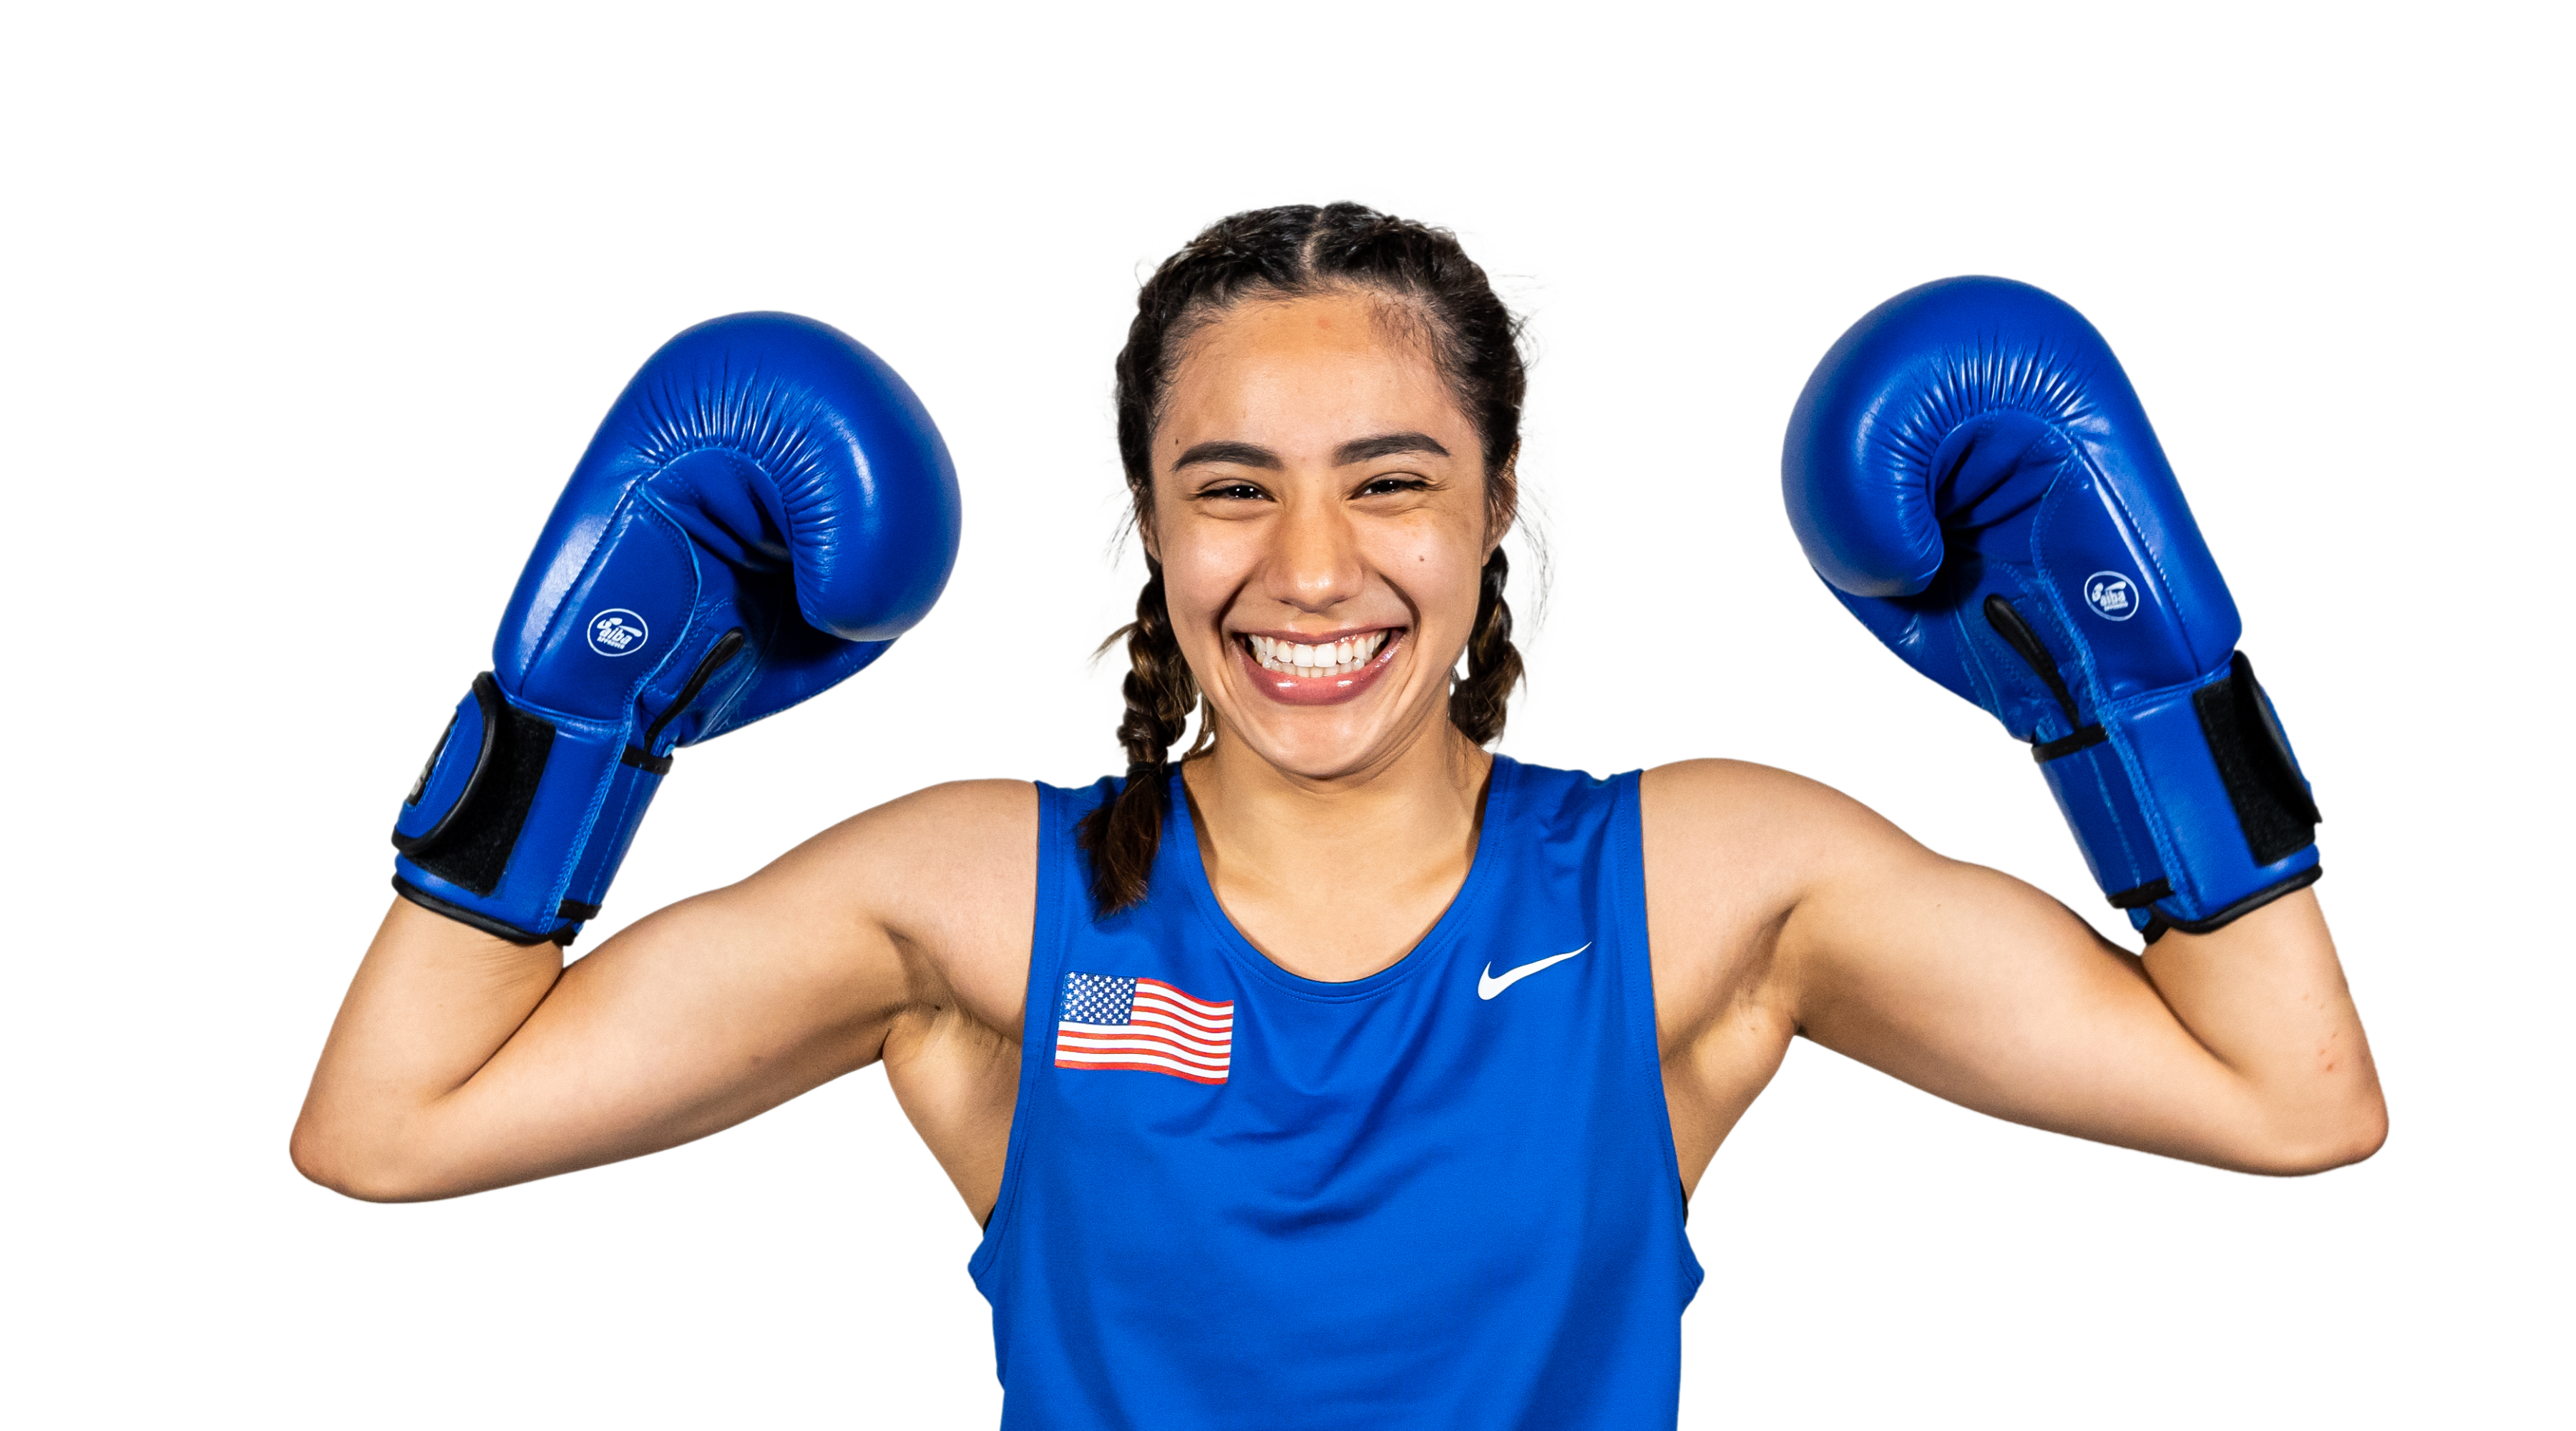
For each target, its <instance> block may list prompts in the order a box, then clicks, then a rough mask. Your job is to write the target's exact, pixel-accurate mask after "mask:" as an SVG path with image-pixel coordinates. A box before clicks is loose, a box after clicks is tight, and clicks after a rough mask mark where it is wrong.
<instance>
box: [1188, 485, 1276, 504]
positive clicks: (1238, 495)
mask: <svg viewBox="0 0 2576 1431" xmlns="http://www.w3.org/2000/svg"><path fill="white" fill-rule="evenodd" d="M1199 495H1200V496H1202V497H1214V498H1218V499H1220V500H1223V501H1229V502H1258V501H1260V500H1261V499H1262V498H1264V497H1267V496H1269V495H1270V494H1269V493H1267V492H1264V491H1262V490H1261V489H1260V488H1258V487H1255V486H1253V485H1252V484H1251V483H1249V482H1228V483H1226V484H1224V485H1223V486H1218V487H1209V488H1205V489H1203V490H1201V491H1200V493H1199Z"/></svg>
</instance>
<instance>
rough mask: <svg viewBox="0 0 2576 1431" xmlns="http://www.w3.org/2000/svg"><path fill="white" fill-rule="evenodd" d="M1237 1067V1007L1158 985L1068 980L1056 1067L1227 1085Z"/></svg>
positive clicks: (1099, 978) (1107, 978)
mask: <svg viewBox="0 0 2576 1431" xmlns="http://www.w3.org/2000/svg"><path fill="white" fill-rule="evenodd" d="M1233 1061H1234V1001H1233V1000H1232V999H1228V1000H1226V1001H1225V1002H1224V1003H1221V1004H1216V1003H1210V1002H1208V1001H1207V1000H1205V999H1194V998H1191V997H1190V996H1189V995H1187V994H1184V993H1182V992H1181V991H1180V990H1179V989H1176V988H1174V987H1172V986H1171V985H1169V984H1166V983H1164V982H1163V981H1162V980H1160V979H1121V978H1118V977H1116V976H1114V975H1110V974H1067V975H1065V976H1064V1014H1063V1017H1061V1018H1060V1019H1058V1020H1057V1022H1056V1026H1055V1066H1056V1067H1058V1068H1128V1069H1134V1070H1136V1071H1138V1072H1140V1073H1168V1074H1170V1075H1171V1076H1173V1077H1174V1078H1186V1079H1188V1080H1189V1081H1191V1082H1192V1083H1223V1082H1225V1071H1226V1069H1227V1067H1228V1066H1229V1065H1231V1064H1232V1063H1233Z"/></svg>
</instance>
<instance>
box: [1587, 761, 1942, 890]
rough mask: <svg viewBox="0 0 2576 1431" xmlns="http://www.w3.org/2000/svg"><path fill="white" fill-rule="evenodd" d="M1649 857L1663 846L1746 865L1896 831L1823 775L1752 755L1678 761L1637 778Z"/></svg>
mask: <svg viewBox="0 0 2576 1431" xmlns="http://www.w3.org/2000/svg"><path fill="white" fill-rule="evenodd" d="M1637 801H1638V807H1639V810H1640V813H1641V815H1642V818H1643V820H1644V823H1645V827H1646V841H1647V845H1648V855H1649V859H1650V861H1651V860H1652V858H1653V856H1654V854H1655V853H1656V848H1655V847H1656V846H1658V845H1660V846H1661V847H1662V850H1663V852H1664V853H1666V854H1668V855H1674V856H1679V857H1681V858H1684V859H1687V860H1691V861H1693V862H1705V861H1708V860H1721V861H1724V862H1725V863H1726V864H1728V865H1729V866H1732V867H1735V868H1738V869H1744V868H1748V867H1751V866H1759V865H1771V866H1788V867H1796V866H1801V865H1804V864H1806V863H1809V862H1810V857H1814V856H1820V855H1822V854H1824V853H1826V852H1828V851H1831V850H1834V849H1837V848H1841V847H1845V846H1847V845H1848V844H1849V842H1851V841H1853V840H1855V839H1873V838H1874V837H1881V836H1883V835H1892V834H1894V833H1895V831H1894V829H1893V827H1892V826H1889V825H1888V824H1887V822H1886V821H1885V820H1884V819H1882V818H1881V817H1880V816H1879V815H1878V814H1877V813H1876V812H1875V811H1872V810H1871V809H1870V808H1869V807H1868V806H1866V805H1863V804H1861V803H1860V802H1859V801H1857V800H1854V799H1853V798H1851V797H1850V796H1848V795H1845V794H1844V793H1843V792H1841V791H1839V790H1836V789H1835V788H1834V787H1832V786H1830V785H1827V784H1825V783H1824V782H1822V781H1820V780H1811V779H1809V778H1807V777H1806V776H1803V775H1799V774H1797V773H1795V772H1793V771H1787V770H1782V769H1779V768H1778V767H1776V766H1770V765H1761V764H1757V763H1755V762H1753V761H1749V760H1723V759H1710V760H1683V761H1676V762H1674V763H1673V764H1670V765H1659V766H1656V767H1654V768H1652V769H1650V770H1647V771H1645V772H1644V773H1643V774H1642V775H1641V776H1640V777H1639V779H1638V784H1637Z"/></svg>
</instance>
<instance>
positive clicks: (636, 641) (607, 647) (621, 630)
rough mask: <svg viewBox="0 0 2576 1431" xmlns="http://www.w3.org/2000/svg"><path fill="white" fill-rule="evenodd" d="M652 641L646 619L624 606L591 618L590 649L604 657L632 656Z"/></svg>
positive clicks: (651, 634)
mask: <svg viewBox="0 0 2576 1431" xmlns="http://www.w3.org/2000/svg"><path fill="white" fill-rule="evenodd" d="M652 639H653V633H652V631H651V630H650V629H648V628H647V627H646V626H645V625H644V618H643V617H641V616H638V615H636V614H635V613H634V612H632V611H629V610H627V609H626V608H625V607H623V606H612V607H610V608H608V609H607V610H606V611H603V612H601V613H599V614H598V615H597V616H594V617H592V618H590V649H592V650H594V651H597V652H598V653H599V654H601V655H603V656H632V655H634V654H635V653H636V652H638V651H641V650H643V649H644V643H645V642H647V641H650V640H652Z"/></svg>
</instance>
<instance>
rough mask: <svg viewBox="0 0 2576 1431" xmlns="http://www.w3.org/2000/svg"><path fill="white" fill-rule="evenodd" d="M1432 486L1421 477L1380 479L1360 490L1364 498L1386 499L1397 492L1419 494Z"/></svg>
mask: <svg viewBox="0 0 2576 1431" xmlns="http://www.w3.org/2000/svg"><path fill="white" fill-rule="evenodd" d="M1429 485H1430V484H1429V483H1427V482H1425V481H1423V480H1422V479H1421V478H1419V477H1380V478H1378V479H1376V480H1375V481H1372V482H1370V483H1369V484H1368V485H1366V486H1364V487H1362V488H1360V490H1359V495H1361V496H1363V497H1384V496H1388V495H1390V494H1392V493H1396V492H1419V491H1421V490H1422V489H1423V488H1425V487H1427V486H1429Z"/></svg>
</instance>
